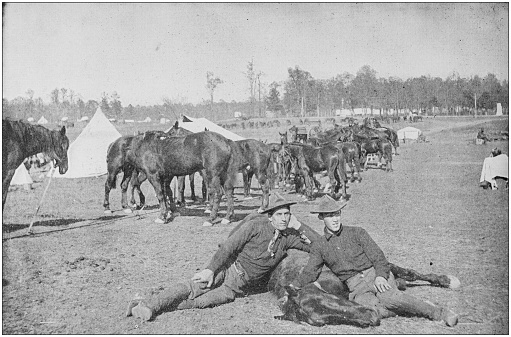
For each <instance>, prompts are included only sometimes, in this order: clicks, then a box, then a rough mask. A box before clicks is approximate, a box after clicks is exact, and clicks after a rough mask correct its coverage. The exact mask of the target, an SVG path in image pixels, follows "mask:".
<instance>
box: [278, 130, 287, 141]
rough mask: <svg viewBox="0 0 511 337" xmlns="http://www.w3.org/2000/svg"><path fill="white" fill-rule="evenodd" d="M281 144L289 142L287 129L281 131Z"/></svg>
mask: <svg viewBox="0 0 511 337" xmlns="http://www.w3.org/2000/svg"><path fill="white" fill-rule="evenodd" d="M279 136H280V144H287V131H286V132H284V133H282V132H280V131H279Z"/></svg>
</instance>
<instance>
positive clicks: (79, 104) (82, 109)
mask: <svg viewBox="0 0 511 337" xmlns="http://www.w3.org/2000/svg"><path fill="white" fill-rule="evenodd" d="M76 107H77V108H78V117H79V118H82V116H83V115H84V114H85V102H84V101H83V100H82V99H81V98H78V100H77V101H76Z"/></svg>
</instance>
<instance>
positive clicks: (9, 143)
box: [2, 119, 69, 210]
mask: <svg viewBox="0 0 511 337" xmlns="http://www.w3.org/2000/svg"><path fill="white" fill-rule="evenodd" d="M68 148H69V139H68V138H67V136H66V127H65V126H63V127H62V128H61V129H60V130H55V131H50V130H48V129H46V128H45V127H44V126H40V125H31V124H28V123H25V122H22V121H15V120H10V119H2V210H3V208H4V205H5V200H6V198H7V191H8V189H9V184H10V183H11V180H12V177H13V176H14V172H15V171H16V169H17V168H18V166H20V165H21V163H23V160H24V159H25V158H27V157H30V156H32V155H35V154H37V153H40V152H42V153H46V154H47V155H48V156H49V157H50V158H52V159H54V160H55V165H56V166H58V167H59V172H60V174H64V173H66V172H67V168H68V162H67V150H68Z"/></svg>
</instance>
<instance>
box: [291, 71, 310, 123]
mask: <svg viewBox="0 0 511 337" xmlns="http://www.w3.org/2000/svg"><path fill="white" fill-rule="evenodd" d="M287 72H288V75H289V77H288V80H287V81H286V84H285V88H286V95H287V96H288V97H289V99H290V102H289V103H291V104H293V105H299V106H300V115H301V116H302V117H303V116H304V114H305V105H306V102H305V97H306V91H307V88H308V86H309V81H310V80H312V79H313V78H312V76H311V74H310V73H309V72H308V71H305V70H301V69H300V67H298V66H295V68H294V69H293V68H288V69H287Z"/></svg>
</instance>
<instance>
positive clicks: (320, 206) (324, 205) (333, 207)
mask: <svg viewBox="0 0 511 337" xmlns="http://www.w3.org/2000/svg"><path fill="white" fill-rule="evenodd" d="M347 204H348V203H347V202H346V201H340V202H338V201H335V200H334V199H332V198H331V197H330V196H328V195H324V196H322V197H321V199H319V202H318V203H317V205H316V206H315V207H314V209H313V210H312V211H310V212H311V213H335V212H337V211H340V210H341V209H343V208H344V207H345V206H346V205H347Z"/></svg>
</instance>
